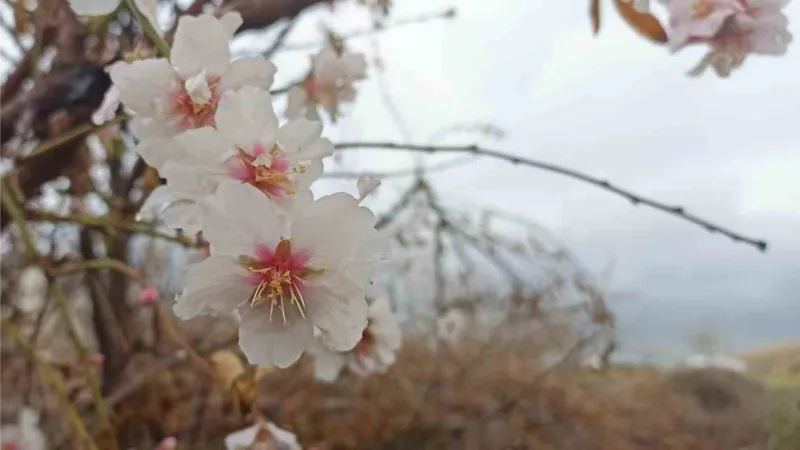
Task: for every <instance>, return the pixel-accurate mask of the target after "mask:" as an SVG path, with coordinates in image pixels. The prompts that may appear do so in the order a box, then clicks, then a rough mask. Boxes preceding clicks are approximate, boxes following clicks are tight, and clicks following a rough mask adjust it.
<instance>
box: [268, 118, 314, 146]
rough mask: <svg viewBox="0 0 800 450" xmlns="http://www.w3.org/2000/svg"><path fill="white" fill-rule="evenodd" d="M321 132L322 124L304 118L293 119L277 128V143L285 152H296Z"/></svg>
mask: <svg viewBox="0 0 800 450" xmlns="http://www.w3.org/2000/svg"><path fill="white" fill-rule="evenodd" d="M321 133H322V124H321V123H320V122H317V121H312V120H308V119H305V118H302V117H301V118H298V119H294V120H292V121H291V122H289V123H287V124H285V125H284V126H282V127H281V128H280V130H278V143H279V144H280V146H281V147H282V148H283V149H284V150H285V151H287V152H296V151H298V150H299V149H300V148H302V147H303V146H305V145H309V144H311V143H314V141H316V140H317V139H319V136H320V134H321Z"/></svg>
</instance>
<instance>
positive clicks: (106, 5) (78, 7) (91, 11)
mask: <svg viewBox="0 0 800 450" xmlns="http://www.w3.org/2000/svg"><path fill="white" fill-rule="evenodd" d="M68 1H69V6H70V8H72V10H73V11H75V14H78V15H79V16H104V15H106V14H111V13H112V12H114V10H116V9H117V7H119V4H120V3H121V0H68ZM134 3H135V4H136V7H137V8H139V11H141V12H142V14H144V15H145V17H147V18H148V19H149V20H150V22H151V23H153V24H155V23H156V22H155V11H156V0H134Z"/></svg>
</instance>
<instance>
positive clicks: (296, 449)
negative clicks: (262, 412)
mask: <svg viewBox="0 0 800 450" xmlns="http://www.w3.org/2000/svg"><path fill="white" fill-rule="evenodd" d="M225 448H226V449H227V450H302V447H301V446H300V444H299V443H298V442H297V436H295V435H294V433H291V432H289V431H286V430H284V429H282V428H279V427H278V426H277V425H275V424H274V423H272V422H262V423H257V424H255V425H252V426H249V427H247V428H244V429H242V430H239V431H236V432H234V433H231V434H229V435H228V436H227V437H226V438H225Z"/></svg>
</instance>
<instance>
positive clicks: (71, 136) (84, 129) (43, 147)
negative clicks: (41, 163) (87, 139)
mask: <svg viewBox="0 0 800 450" xmlns="http://www.w3.org/2000/svg"><path fill="white" fill-rule="evenodd" d="M129 118H130V117H128V115H126V114H121V115H119V116H117V117H114V118H113V119H111V120H109V121H108V122H106V123H104V124H102V125H94V124H91V123H87V124H83V125H81V126H78V127H75V128H73V129H72V130H70V131H69V132H67V133H65V134H62V135H61V136H57V137H54V138H53V139H48V140H46V141H44V142H42V143H41V144H39V145H38V146H36V148H34V149H33V151H31V153H30V154H29V155H28V156H26V157H25V158H24V159H23V161H25V160H27V159H30V158H33V157H34V156H38V155H40V154H42V153H45V152H49V151H50V150H54V149H56V148H58V147H61V146H62V145H64V144H68V143H70V142H72V141H74V140H75V139H78V138H81V137H83V136H86V135H88V134H91V133H93V132H95V131H97V130H99V129H100V128H103V127H104V126H106V125H111V124H115V123H122V122H124V121H126V120H128V119H129Z"/></svg>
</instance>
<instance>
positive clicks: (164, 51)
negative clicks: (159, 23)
mask: <svg viewBox="0 0 800 450" xmlns="http://www.w3.org/2000/svg"><path fill="white" fill-rule="evenodd" d="M125 5H126V6H127V7H128V9H129V10H130V11H131V14H133V17H135V18H136V21H137V22H138V23H139V26H141V27H142V32H143V33H144V34H145V36H147V37H148V38H149V39H150V41H152V42H153V45H154V46H155V47H156V50H158V54H159V55H160V56H163V57H165V58H169V45H168V44H167V41H165V40H164V38H163V37H161V35H160V34H159V33H158V30H156V28H155V25H156V24H153V23H150V21H149V20H148V19H147V17H145V16H144V14H142V12H141V11H139V8H137V7H136V3H135V2H134V1H133V0H125Z"/></svg>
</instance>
